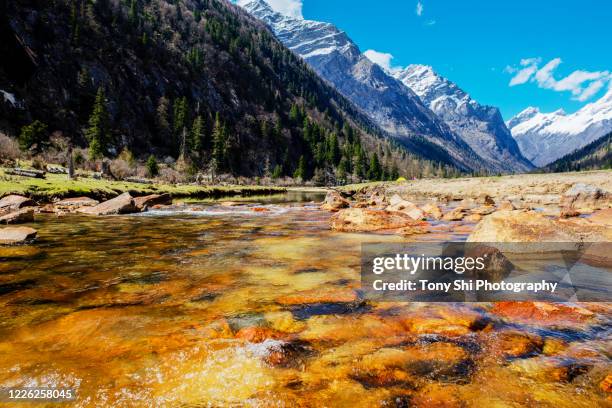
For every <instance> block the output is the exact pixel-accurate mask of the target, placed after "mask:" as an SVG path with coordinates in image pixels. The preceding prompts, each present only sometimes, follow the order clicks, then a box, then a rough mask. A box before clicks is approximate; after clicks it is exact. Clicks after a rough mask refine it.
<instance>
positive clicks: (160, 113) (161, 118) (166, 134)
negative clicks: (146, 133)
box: [156, 96, 171, 142]
mask: <svg viewBox="0 0 612 408" xmlns="http://www.w3.org/2000/svg"><path fill="white" fill-rule="evenodd" d="M169 107H170V101H168V98H166V97H165V96H162V97H161V98H159V101H158V103H157V117H156V121H157V132H158V134H159V138H160V139H161V140H162V141H166V142H168V141H169V140H170V133H171V132H170V120H169V119H168V109H169Z"/></svg>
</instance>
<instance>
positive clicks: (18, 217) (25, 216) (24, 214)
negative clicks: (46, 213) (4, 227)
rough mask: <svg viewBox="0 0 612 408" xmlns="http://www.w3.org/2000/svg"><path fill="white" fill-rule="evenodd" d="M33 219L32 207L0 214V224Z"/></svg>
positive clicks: (18, 222)
mask: <svg viewBox="0 0 612 408" xmlns="http://www.w3.org/2000/svg"><path fill="white" fill-rule="evenodd" d="M32 221H34V209H33V208H22V209H20V210H17V211H13V212H10V213H8V214H5V215H3V216H0V224H22V223H24V222H32Z"/></svg>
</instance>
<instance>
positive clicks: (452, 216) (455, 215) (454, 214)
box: [442, 207, 467, 221]
mask: <svg viewBox="0 0 612 408" xmlns="http://www.w3.org/2000/svg"><path fill="white" fill-rule="evenodd" d="M466 215H467V210H466V209H465V208H464V207H457V208H455V209H453V210H452V211H450V212H448V213H446V214H444V217H442V219H443V220H444V221H461V220H462V219H463V218H465V216H466Z"/></svg>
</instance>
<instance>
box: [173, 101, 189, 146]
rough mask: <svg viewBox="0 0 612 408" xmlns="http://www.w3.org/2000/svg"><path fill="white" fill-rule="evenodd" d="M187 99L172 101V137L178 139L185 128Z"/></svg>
mask: <svg viewBox="0 0 612 408" xmlns="http://www.w3.org/2000/svg"><path fill="white" fill-rule="evenodd" d="M187 109H188V106H187V98H186V97H184V96H183V97H182V98H178V99H175V100H174V123H173V125H174V126H173V129H174V135H175V137H177V139H178V138H179V137H180V135H181V132H182V131H183V128H184V127H185V126H187Z"/></svg>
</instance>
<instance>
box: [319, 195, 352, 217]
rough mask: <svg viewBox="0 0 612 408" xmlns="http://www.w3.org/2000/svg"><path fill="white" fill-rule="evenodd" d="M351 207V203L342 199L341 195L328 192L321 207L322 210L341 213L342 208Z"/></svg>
mask: <svg viewBox="0 0 612 408" xmlns="http://www.w3.org/2000/svg"><path fill="white" fill-rule="evenodd" d="M348 207H350V203H349V201H348V200H347V199H346V198H344V197H342V195H340V193H338V192H337V191H333V190H332V191H328V192H327V194H326V195H325V200H323V204H322V205H321V209H322V210H327V211H334V212H336V211H339V210H341V209H342V208H348Z"/></svg>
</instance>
